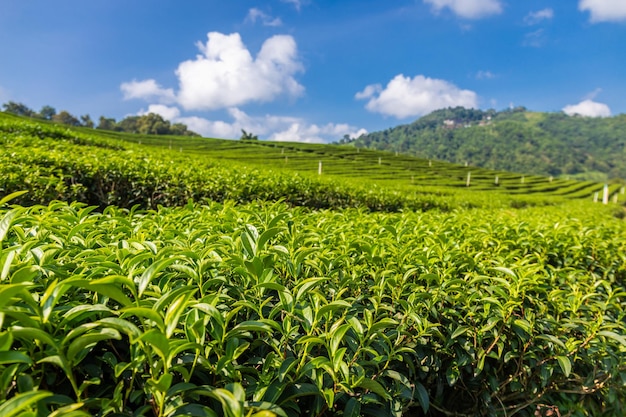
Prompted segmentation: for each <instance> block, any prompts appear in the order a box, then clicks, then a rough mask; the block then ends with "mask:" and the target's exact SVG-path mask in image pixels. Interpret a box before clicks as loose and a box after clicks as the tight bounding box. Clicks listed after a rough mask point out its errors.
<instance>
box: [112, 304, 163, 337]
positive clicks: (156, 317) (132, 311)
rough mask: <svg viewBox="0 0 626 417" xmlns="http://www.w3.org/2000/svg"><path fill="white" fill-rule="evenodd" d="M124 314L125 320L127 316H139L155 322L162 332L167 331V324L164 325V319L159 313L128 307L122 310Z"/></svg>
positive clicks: (143, 308)
mask: <svg viewBox="0 0 626 417" xmlns="http://www.w3.org/2000/svg"><path fill="white" fill-rule="evenodd" d="M120 312H121V313H122V315H121V317H122V318H124V317H126V316H137V317H142V318H145V319H148V320H151V321H153V322H155V324H156V326H157V327H158V328H159V330H161V331H163V332H164V331H165V323H163V318H162V317H161V315H160V314H159V313H157V312H156V311H154V310H152V309H151V308H147V307H126V308H123V309H121V310H120Z"/></svg>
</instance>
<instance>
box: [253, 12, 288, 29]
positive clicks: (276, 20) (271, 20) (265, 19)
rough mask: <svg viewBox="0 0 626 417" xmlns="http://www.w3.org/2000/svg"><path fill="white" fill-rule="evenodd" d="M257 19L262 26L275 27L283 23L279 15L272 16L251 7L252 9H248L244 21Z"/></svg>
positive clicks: (255, 20) (254, 21)
mask: <svg viewBox="0 0 626 417" xmlns="http://www.w3.org/2000/svg"><path fill="white" fill-rule="evenodd" d="M257 20H258V21H260V22H261V23H262V24H263V26H272V27H277V26H282V24H283V22H282V20H280V17H272V16H270V15H268V14H267V13H265V12H263V11H262V10H260V9H257V8H256V7H253V8H252V9H250V10H248V15H247V16H246V22H251V23H256V22H257Z"/></svg>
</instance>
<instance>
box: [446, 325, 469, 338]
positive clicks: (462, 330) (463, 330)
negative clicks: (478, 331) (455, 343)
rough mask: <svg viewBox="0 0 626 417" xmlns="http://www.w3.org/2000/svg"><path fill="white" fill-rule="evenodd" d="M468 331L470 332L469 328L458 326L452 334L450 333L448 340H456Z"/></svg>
mask: <svg viewBox="0 0 626 417" xmlns="http://www.w3.org/2000/svg"><path fill="white" fill-rule="evenodd" d="M468 330H470V328H469V327H467V326H459V327H457V328H456V330H455V331H454V332H452V335H450V339H456V338H457V337H459V336H462V335H464V334H465V333H467V332H468Z"/></svg>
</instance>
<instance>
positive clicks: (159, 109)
mask: <svg viewBox="0 0 626 417" xmlns="http://www.w3.org/2000/svg"><path fill="white" fill-rule="evenodd" d="M148 113H155V114H158V115H160V116H161V117H163V118H164V119H165V120H170V121H174V120H175V119H176V118H177V117H179V116H180V110H179V109H178V107H168V106H165V105H163V104H151V105H150V106H148V110H146V111H143V110H141V111H140V112H139V115H140V116H143V115H145V114H148Z"/></svg>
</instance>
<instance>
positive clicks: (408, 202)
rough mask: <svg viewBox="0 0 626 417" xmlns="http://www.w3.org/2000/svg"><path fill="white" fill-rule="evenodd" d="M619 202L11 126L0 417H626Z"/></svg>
mask: <svg viewBox="0 0 626 417" xmlns="http://www.w3.org/2000/svg"><path fill="white" fill-rule="evenodd" d="M468 180H471V184H469V186H468V182H470V181H468ZM603 189H605V187H604V185H603V184H599V183H594V182H590V181H587V182H581V181H575V180H564V179H553V180H551V179H550V178H549V177H542V176H529V175H521V174H519V173H511V172H504V171H490V170H486V169H479V168H476V167H472V166H464V165H458V164H456V165H455V164H450V163H442V162H437V161H428V160H426V159H419V158H416V157H412V156H406V155H395V154H393V153H389V152H383V151H373V150H364V149H355V148H354V147H349V146H333V145H311V144H301V143H272V142H263V141H250V140H246V141H228V140H218V139H209V138H195V137H184V136H163V135H158V136H157V135H154V136H153V135H136V134H128V133H122V132H112V131H108V132H107V131H101V130H94V129H89V128H84V127H83V128H78V127H72V128H68V127H67V126H61V125H54V124H52V123H48V122H42V121H36V120H31V119H26V118H20V117H15V116H10V115H5V114H2V113H0V265H2V266H1V268H0V375H1V376H2V377H1V378H0V416H2V417H5V416H18V415H19V416H33V417H60V416H70V417H89V416H99V417H130V416H145V417H179V416H206V417H218V416H225V417H244V416H246V417H322V416H324V417H361V416H363V417H442V416H451V415H455V416H464V417H465V416H467V417H469V416H472V417H474V416H481V417H499V416H503V415H509V416H513V415H516V416H520V417H532V416H537V415H541V416H548V415H563V416H565V415H570V416H575V417H592V416H598V415H602V416H607V417H623V416H624V415H625V411H626V410H625V409H624V404H626V385H625V382H626V367H625V366H624V364H625V363H626V339H625V338H624V336H623V335H624V334H625V331H626V329H625V325H624V323H626V300H625V298H624V295H625V294H626V285H625V284H626V267H625V265H626V258H625V254H626V222H625V221H624V220H623V218H624V216H625V213H626V212H625V211H624V208H623V204H624V198H625V195H624V189H623V187H622V186H621V185H619V184H612V185H611V186H610V187H607V188H606V189H607V191H608V192H609V194H610V196H609V195H607V197H610V199H609V200H610V201H607V204H606V205H605V204H594V203H593V202H592V199H591V197H592V195H597V193H601V192H602V190H603ZM614 202H617V203H619V204H615V203H614Z"/></svg>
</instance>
